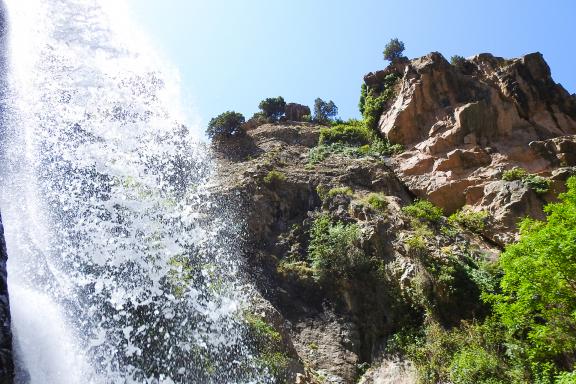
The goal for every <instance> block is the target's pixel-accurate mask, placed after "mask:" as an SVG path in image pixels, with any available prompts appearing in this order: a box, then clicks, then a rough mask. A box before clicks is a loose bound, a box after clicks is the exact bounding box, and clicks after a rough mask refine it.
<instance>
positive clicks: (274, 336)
mask: <svg viewBox="0 0 576 384" xmlns="http://www.w3.org/2000/svg"><path fill="white" fill-rule="evenodd" d="M244 321H245V323H246V325H247V328H248V335H249V337H250V339H251V341H252V343H253V344H254V347H255V348H256V350H257V351H258V356H257V358H256V362H257V364H258V365H259V366H260V368H261V369H262V371H264V372H266V373H268V374H272V375H273V376H274V377H275V378H276V380H278V381H276V382H283V381H282V380H284V379H285V377H286V375H287V372H288V367H289V364H290V357H289V356H288V355H287V354H286V351H285V348H284V345H283V338H282V335H281V334H280V332H278V330H276V328H274V326H273V325H272V324H270V323H268V322H267V321H266V319H265V318H264V317H263V316H260V315H257V314H253V313H245V314H244Z"/></svg>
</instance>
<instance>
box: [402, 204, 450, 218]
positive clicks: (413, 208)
mask: <svg viewBox="0 0 576 384" xmlns="http://www.w3.org/2000/svg"><path fill="white" fill-rule="evenodd" d="M402 212H404V213H405V214H406V215H408V216H410V217H412V218H414V219H421V220H428V221H430V222H433V223H435V222H438V221H440V219H441V218H442V214H443V212H442V208H439V207H437V206H435V205H434V204H432V203H431V202H429V201H427V200H416V201H415V202H413V203H412V204H410V205H407V206H405V207H403V208H402Z"/></svg>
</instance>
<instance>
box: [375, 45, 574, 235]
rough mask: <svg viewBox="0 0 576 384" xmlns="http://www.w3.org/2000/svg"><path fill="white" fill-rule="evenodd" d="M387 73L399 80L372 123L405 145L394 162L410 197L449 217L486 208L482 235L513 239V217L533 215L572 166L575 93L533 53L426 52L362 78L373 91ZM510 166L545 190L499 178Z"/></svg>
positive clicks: (383, 132) (535, 214)
mask: <svg viewBox="0 0 576 384" xmlns="http://www.w3.org/2000/svg"><path fill="white" fill-rule="evenodd" d="M391 71H392V72H396V73H400V74H401V80H400V81H399V82H398V84H397V85H396V87H397V94H396V97H395V98H394V99H392V100H391V101H390V102H389V104H388V105H387V106H386V109H385V110H384V113H383V114H382V116H381V118H380V121H379V124H378V127H379V129H380V131H381V132H382V134H383V135H385V136H386V137H387V138H388V139H389V140H390V141H391V142H394V143H400V144H402V145H404V146H405V147H406V149H407V150H406V151H405V152H404V153H402V154H401V155H399V156H396V157H395V158H394V163H395V167H394V168H395V170H396V171H397V173H398V175H399V177H400V178H401V179H402V181H403V182H404V183H405V184H406V185H407V186H408V188H409V189H410V190H411V191H412V192H413V193H414V194H416V195H417V196H419V197H423V198H426V199H428V200H430V201H432V202H434V203H435V204H437V205H439V206H441V207H442V208H444V210H445V211H446V212H447V213H452V212H455V211H456V210H458V209H460V208H462V207H463V206H464V205H469V206H472V207H474V209H477V210H480V209H486V210H488V211H489V212H490V213H491V214H492V217H493V218H494V222H493V223H494V227H493V228H492V229H493V230H492V233H491V234H489V236H490V237H491V238H492V239H493V240H495V241H497V242H498V243H500V244H504V243H506V242H507V241H510V240H511V238H512V237H513V234H514V232H515V229H516V224H517V223H516V219H517V218H518V217H522V216H535V217H541V210H542V204H543V203H545V202H548V201H550V200H552V199H554V196H555V195H556V194H557V192H558V191H559V189H561V188H562V186H563V182H564V181H565V179H566V175H567V171H568V170H569V167H572V166H574V165H576V139H575V138H574V135H575V134H576V98H575V97H574V96H573V95H570V94H569V93H568V92H567V91H566V90H565V89H564V88H562V86H561V85H559V84H556V83H555V82H554V81H553V80H552V77H551V74H550V68H549V67H548V65H547V64H546V62H545V61H544V59H543V57H542V55H541V54H540V53H532V54H529V55H526V56H524V57H521V58H519V59H512V60H506V59H503V58H501V57H494V56H492V55H490V54H480V55H477V56H474V57H472V58H470V59H468V60H464V61H461V62H459V63H458V65H451V64H450V63H448V62H447V61H446V59H444V57H442V55H440V54H439V53H431V54H429V55H427V56H424V57H422V58H419V59H416V60H412V61H410V62H407V63H404V64H401V65H396V66H394V67H390V68H388V69H387V70H385V71H381V72H376V73H372V74H369V75H367V76H366V77H365V82H366V84H367V85H368V86H369V87H374V86H375V84H377V83H378V81H379V79H382V78H383V77H384V76H385V75H386V74H387V73H389V72H391ZM514 167H520V168H522V169H525V170H527V171H528V172H529V173H530V174H534V175H540V176H544V177H548V178H550V179H551V180H552V182H553V185H552V188H551V189H550V190H551V192H552V193H540V194H539V195H538V194H537V193H535V192H534V191H533V190H531V189H530V188H529V187H528V186H527V185H525V183H524V185H523V184H522V183H515V184H514V183H510V182H508V183H506V182H502V181H501V179H502V174H503V172H505V171H506V170H509V169H512V168H514ZM510 181H513V180H510Z"/></svg>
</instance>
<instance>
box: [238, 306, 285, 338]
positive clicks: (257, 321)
mask: <svg viewBox="0 0 576 384" xmlns="http://www.w3.org/2000/svg"><path fill="white" fill-rule="evenodd" d="M244 320H245V321H246V324H247V325H248V328H249V329H250V332H251V334H252V336H253V337H254V338H256V339H258V341H260V342H261V343H279V342H281V341H282V335H281V334H280V332H278V331H277V330H276V329H275V328H274V327H273V326H272V325H270V324H269V323H267V322H266V320H265V319H264V318H263V317H262V316H259V315H256V314H253V313H246V314H245V315H244Z"/></svg>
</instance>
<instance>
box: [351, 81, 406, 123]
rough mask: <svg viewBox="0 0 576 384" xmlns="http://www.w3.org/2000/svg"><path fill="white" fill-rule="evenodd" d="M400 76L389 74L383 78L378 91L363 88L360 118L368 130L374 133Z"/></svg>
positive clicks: (393, 94)
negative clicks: (361, 117)
mask: <svg viewBox="0 0 576 384" xmlns="http://www.w3.org/2000/svg"><path fill="white" fill-rule="evenodd" d="M399 78H400V75H398V74H396V73H391V74H389V75H387V76H386V77H385V78H384V81H383V82H382V84H381V85H380V89H374V90H372V89H368V88H363V91H362V92H363V94H362V95H361V96H360V98H361V102H362V116H363V118H364V123H365V124H366V127H368V128H369V129H371V130H373V131H376V130H377V129H378V121H379V120H380V116H382V113H383V112H384V108H385V107H386V103H387V102H388V101H390V100H392V99H393V98H394V96H395V94H396V92H395V86H396V83H397V82H398V79H399Z"/></svg>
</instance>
